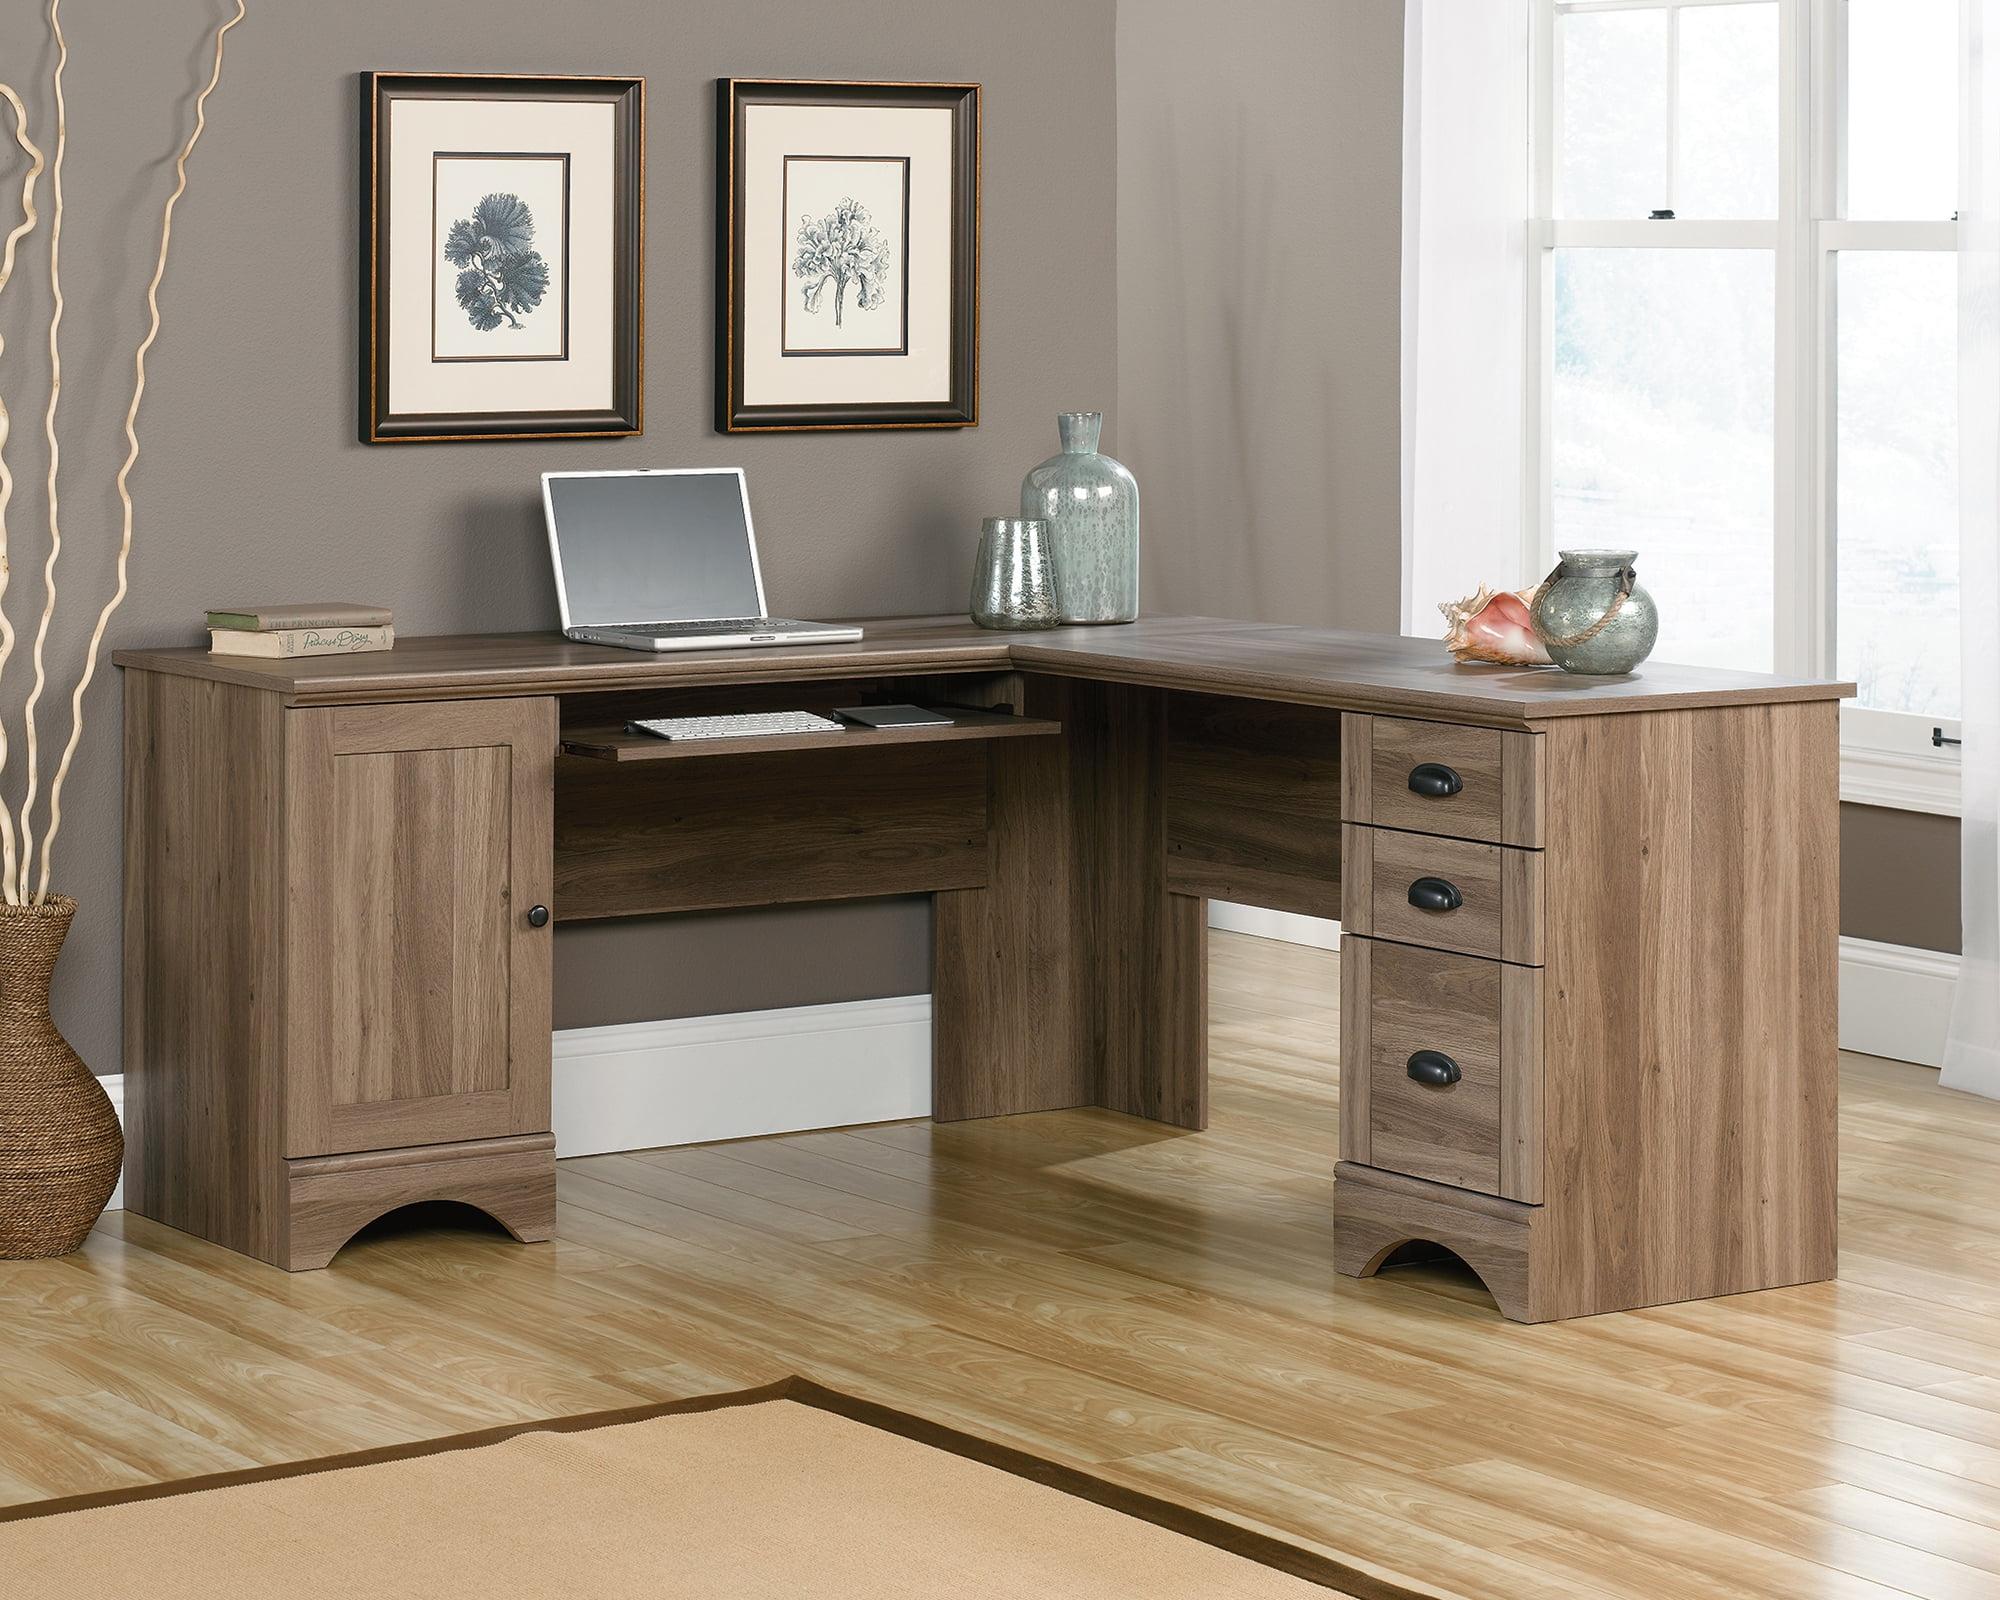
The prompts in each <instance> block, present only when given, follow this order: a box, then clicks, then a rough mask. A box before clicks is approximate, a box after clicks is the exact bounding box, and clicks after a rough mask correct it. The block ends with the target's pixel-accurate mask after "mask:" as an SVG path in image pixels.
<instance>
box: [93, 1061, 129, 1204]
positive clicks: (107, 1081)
mask: <svg viewBox="0 0 2000 1600" xmlns="http://www.w3.org/2000/svg"><path fill="white" fill-rule="evenodd" d="M99 1081H100V1082H101V1083H103V1085H104V1092H105V1093H106V1094H108V1095H110V1096H111V1109H112V1110H113V1111H115V1112H117V1113H118V1124H119V1126H120V1127H123V1126H124V1124H125V1074H124V1073H122V1072H121V1073H118V1074H117V1075H116V1076H114V1077H109V1078H103V1079H100V1080H99ZM104 1209H105V1210H106V1211H123V1210H124V1209H125V1179H124V1177H123V1176H122V1175H121V1176H120V1177H119V1179H118V1187H117V1188H115V1189H113V1190H112V1191H111V1204H110V1205H108V1206H106V1207H105V1208H104Z"/></svg>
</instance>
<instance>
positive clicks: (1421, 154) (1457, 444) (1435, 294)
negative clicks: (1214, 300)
mask: <svg viewBox="0 0 2000 1600" xmlns="http://www.w3.org/2000/svg"><path fill="white" fill-rule="evenodd" d="M1532 11H1533V7H1532V0H1409V3H1408V7H1407V9H1406V10H1405V13H1404V51H1403V631H1404V632H1405V633H1419V634H1435V635H1442V634H1443V632H1444V623H1443V621H1442V620H1441V619H1440V618H1439V616H1438V611H1437V608H1438V605H1439V603H1440V602H1442V601H1446V600H1456V599H1459V598H1461V597H1462V596H1464V595H1466V594H1469V593H1470V592H1471V591H1472V589H1473V588H1474V586H1475V585H1477V584H1479V583H1481V582H1490V583H1493V584H1495V585H1496V586H1505V587H1512V586H1514V585H1516V584H1518V583H1523V582H1526V581H1527V580H1528V577H1529V575H1528V574H1524V573H1520V572H1518V571H1517V569H1518V568H1519V566H1520V563H1521V506H1522V481H1521V472H1522V414H1521V413H1522V406H1523V404H1524V399H1525V395H1526V389H1527V351H1526V348H1525V338H1526V334H1525V331H1524V314H1523V313H1524V294H1525V284H1526V281H1527V280H1526V260H1527V248H1528V229H1527V222H1528V87H1529V71H1528V69H1529V54H1528V52H1529V41H1530V37H1531V33H1530V22H1531V18H1532Z"/></svg>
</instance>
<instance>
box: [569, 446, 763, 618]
mask: <svg viewBox="0 0 2000 1600" xmlns="http://www.w3.org/2000/svg"><path fill="white" fill-rule="evenodd" d="M543 481H544V484H545V486H546V488H547V492H548V515H549V538H550V543H551V545H552V546H553V547H554V549H555V551H556V563H557V565H556V581H557V583H558V584H559V585H560V587H561V591H562V594H563V596H564V605H563V626H564V627H566V628H574V627H590V626H603V625H606V624H610V625H617V624H620V623H630V622H706V621H710V620H712V619H715V618H719V617H755V616H760V615H762V613H763V607H762V606H761V605H760V604H759V602H758V595H757V567H756V559H755V557H754V556H753V555H752V553H751V543H750V510H749V503H748V501H747V499H746V498H745V491H744V487H743V475H742V473H740V472H737V471H734V470H722V471H716V472H615V473H581V474H576V473H560V472H556V473H550V474H549V475H548V476H547V477H546V478H545V479H544V480H543Z"/></svg>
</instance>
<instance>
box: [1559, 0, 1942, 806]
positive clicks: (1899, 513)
mask: <svg viewBox="0 0 2000 1600" xmlns="http://www.w3.org/2000/svg"><path fill="white" fill-rule="evenodd" d="M1538 5H1539V10H1538V15H1537V31H1536V59H1537V64H1538V69H1539V71H1538V81H1539V84H1540V86H1541V87H1540V88H1539V89H1538V92H1537V94H1536V96H1535V106H1536V117H1535V137H1534V141H1533V142H1534V147H1535V148H1534V155H1535V162H1534V171H1533V186H1534V207H1535V215H1536V218H1537V221H1536V223H1535V225H1534V233H1535V244H1536V246H1537V248H1534V249H1531V250H1530V252H1529V259H1530V263H1531V270H1532V271H1533V272H1534V274H1535V281H1534V282H1533V283H1532V284H1531V286H1530V294H1529V327H1530V337H1531V339H1532V340H1533V341H1534V347H1535V348H1536V349H1538V350H1539V353H1540V360H1539V362H1538V363H1536V364H1534V367H1533V369H1532V370H1534V371H1535V374H1536V378H1535V382H1536V386H1537V392H1536V393H1534V394H1533V395H1532V396H1531V400H1532V403H1531V405H1530V407H1529V415H1530V418H1531V423H1530V429H1529V432H1530V436H1531V437H1530V453H1531V460H1530V463H1529V467H1530V470H1529V473H1528V482H1529V484H1530V486H1531V488H1530V494H1531V497H1532V500H1533V504H1531V505H1530V507H1529V515H1528V517H1527V518H1526V525H1527V528H1528V537H1529V539H1530V541H1531V542H1532V544H1533V545H1534V548H1533V549H1531V550H1530V551H1528V552H1527V554H1528V556H1529V558H1530V564H1531V565H1533V566H1534V567H1535V569H1536V570H1538V571H1540V570H1546V568H1547V566H1548V565H1550V564H1552V563H1553V560H1554V552H1555V551H1556V550H1557V549H1561V548H1572V547H1578V546H1615V547H1624V548H1632V549H1636V550H1638V551H1639V552H1640V571H1641V574H1642V575H1643V577H1644V578H1645V581H1646V583H1647V585H1648V587H1649V588H1651V589H1652V590H1653V591H1654V593H1655V594H1656V595H1657V596H1658V598H1659V601H1660V606H1661V611H1662V619H1663V620H1662V627H1661V635H1660V643H1659V647H1658V653H1659V654H1660V655H1661V656H1662V657H1663V658H1664V659H1670V660H1676V661H1691V662H1699V663H1706V664H1710V665H1715V666H1728V667H1742V668H1750V669H1756V670H1761V671H1777V672H1794V673H1802V674H1805V673H1810V674H1822V675H1834V674H1837V675H1839V676H1841V677H1847V678H1852V679H1854V680H1855V681H1856V682H1857V683H1858V684H1859V685H1860V695H1859V697H1858V699H1857V700H1856V702H1854V703H1853V704H1851V705H1849V706H1847V707H1844V708H1843V711H1842V718H1843V722H1842V744H1843V778H1842V793H1843V795H1844V796H1845V797H1846V798H1848V799H1853V800H1862V801H1867V802H1871V803H1875V804H1890V805H1903V806H1910V807H1914V808H1917V809H1925V810H1942V811H1953V810H1956V809H1957V759H1956V748H1955V746H1954V745H1951V744H1947V743H1942V742H1940V741H1944V740H1951V739H1955V738H1956V737H1957V734H1958V724H1957V717H1958V712H1959V704H1958V604H1957V598H1958V532H1957V447H1956V412H1957V376H1956V363H1957V351H1956V346H1957V258H1956V253H1955V252H1956V247H1957V227H1956V224H1955V220H1954V218H1955V208H1956V204H1957V202H1956V199H1955V195H1956V192H1957V170H1958V58H1959V48H1960V45H1959V33H1958V0H1538Z"/></svg>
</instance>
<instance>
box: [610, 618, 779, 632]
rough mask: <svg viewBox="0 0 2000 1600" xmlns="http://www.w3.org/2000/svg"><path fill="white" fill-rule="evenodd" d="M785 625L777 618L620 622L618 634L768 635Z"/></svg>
mask: <svg viewBox="0 0 2000 1600" xmlns="http://www.w3.org/2000/svg"><path fill="white" fill-rule="evenodd" d="M784 626H786V624H785V623H784V622H783V621H782V619H780V618H777V617H715V618H711V619H710V620H708V621H706V622H621V623H619V624H618V631H619V632H620V633H655V634H660V633H769V632H770V631H771V630H772V629H773V628H779V627H784Z"/></svg>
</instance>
